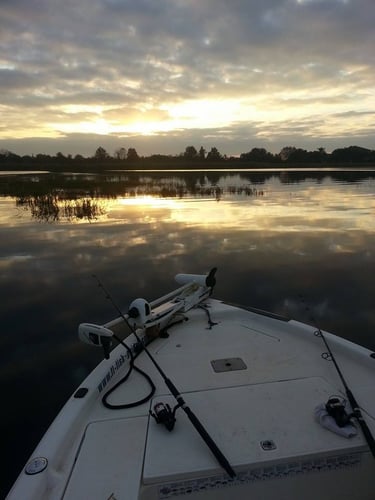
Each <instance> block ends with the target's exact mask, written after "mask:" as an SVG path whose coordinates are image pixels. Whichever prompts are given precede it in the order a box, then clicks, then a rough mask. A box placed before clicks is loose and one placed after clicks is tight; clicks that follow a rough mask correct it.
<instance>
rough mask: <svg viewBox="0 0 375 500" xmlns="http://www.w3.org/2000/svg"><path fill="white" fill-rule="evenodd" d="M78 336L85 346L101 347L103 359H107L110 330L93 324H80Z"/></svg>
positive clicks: (109, 345)
mask: <svg viewBox="0 0 375 500" xmlns="http://www.w3.org/2000/svg"><path fill="white" fill-rule="evenodd" d="M78 336H79V338H80V339H81V340H82V342H85V343H86V344H89V345H93V346H95V347H102V348H103V351H104V357H105V359H109V353H110V349H111V346H112V337H113V332H112V330H110V329H109V328H105V327H104V326H100V325H94V324H93V323H81V324H80V325H79V327H78Z"/></svg>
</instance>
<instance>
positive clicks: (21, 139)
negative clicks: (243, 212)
mask: <svg viewBox="0 0 375 500" xmlns="http://www.w3.org/2000/svg"><path fill="white" fill-rule="evenodd" d="M374 26H375V2H374V0H262V1H258V0H64V1H61V0H0V149H6V150H10V151H12V152H14V153H16V154H20V155H24V154H36V153H46V154H56V153H57V152H62V153H63V154H73V155H75V154H82V155H84V156H92V155H94V153H95V151H96V149H97V148H98V147H99V146H101V147H104V148H105V149H106V150H107V151H108V153H109V154H113V153H114V152H115V151H116V150H117V149H119V148H120V147H124V148H126V149H128V148H129V147H132V148H133V147H134V148H136V150H137V152H138V154H140V155H145V156H148V155H150V154H172V155H175V154H179V153H180V152H183V151H184V150H185V148H186V147H187V146H190V145H194V146H195V147H196V148H197V149H199V148H200V146H203V147H204V148H205V149H206V150H207V151H209V150H210V149H211V148H212V147H216V148H218V150H219V151H220V152H221V153H222V154H227V155H239V154H240V153H243V152H247V151H250V150H251V149H252V148H253V147H264V148H265V149H267V150H268V151H270V152H272V153H277V152H279V151H280V150H281V149H282V147H284V146H295V147H301V148H303V149H307V150H309V151H313V150H315V149H318V148H319V147H324V148H325V149H326V151H327V152H331V151H332V150H334V149H336V148H339V147H348V146H350V145H357V146H362V147H367V148H369V149H375V50H374V47H375V28H374Z"/></svg>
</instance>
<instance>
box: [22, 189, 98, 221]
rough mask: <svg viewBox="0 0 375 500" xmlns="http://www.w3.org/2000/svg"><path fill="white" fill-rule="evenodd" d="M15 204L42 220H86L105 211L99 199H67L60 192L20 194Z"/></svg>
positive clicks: (92, 218)
mask: <svg viewBox="0 0 375 500" xmlns="http://www.w3.org/2000/svg"><path fill="white" fill-rule="evenodd" d="M16 206H17V207H21V208H24V209H25V210H26V209H28V210H30V213H31V216H32V217H34V218H35V219H38V220H40V221H44V222H59V221H61V220H62V219H66V220H68V221H74V220H78V221H79V220H87V221H93V220H96V219H98V217H99V216H100V215H103V214H104V213H105V208H104V206H103V205H102V204H101V203H100V200H95V199H93V198H78V199H67V198H66V196H64V195H63V196H62V195H61V193H54V192H52V193H47V194H45V195H37V196H31V195H28V196H20V197H18V198H17V199H16Z"/></svg>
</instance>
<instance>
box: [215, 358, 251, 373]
mask: <svg viewBox="0 0 375 500" xmlns="http://www.w3.org/2000/svg"><path fill="white" fill-rule="evenodd" d="M211 365H212V368H213V369H214V371H215V372H216V373H222V372H233V371H235V370H246V369H247V366H246V364H245V363H244V361H243V360H242V359H241V358H224V359H213V360H212V361H211Z"/></svg>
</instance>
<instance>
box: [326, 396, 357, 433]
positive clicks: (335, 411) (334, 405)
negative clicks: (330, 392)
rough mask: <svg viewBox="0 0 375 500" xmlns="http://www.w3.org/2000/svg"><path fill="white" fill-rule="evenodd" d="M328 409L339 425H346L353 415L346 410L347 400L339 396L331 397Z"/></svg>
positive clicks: (327, 404) (327, 405)
mask: <svg viewBox="0 0 375 500" xmlns="http://www.w3.org/2000/svg"><path fill="white" fill-rule="evenodd" d="M326 410H327V413H328V415H330V416H331V417H332V418H333V419H334V420H335V422H336V424H337V425H338V426H339V427H345V426H346V425H348V424H349V423H350V418H351V415H349V414H348V413H347V412H346V410H345V402H344V401H342V400H340V399H339V398H336V397H332V398H329V400H328V401H327V403H326Z"/></svg>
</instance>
